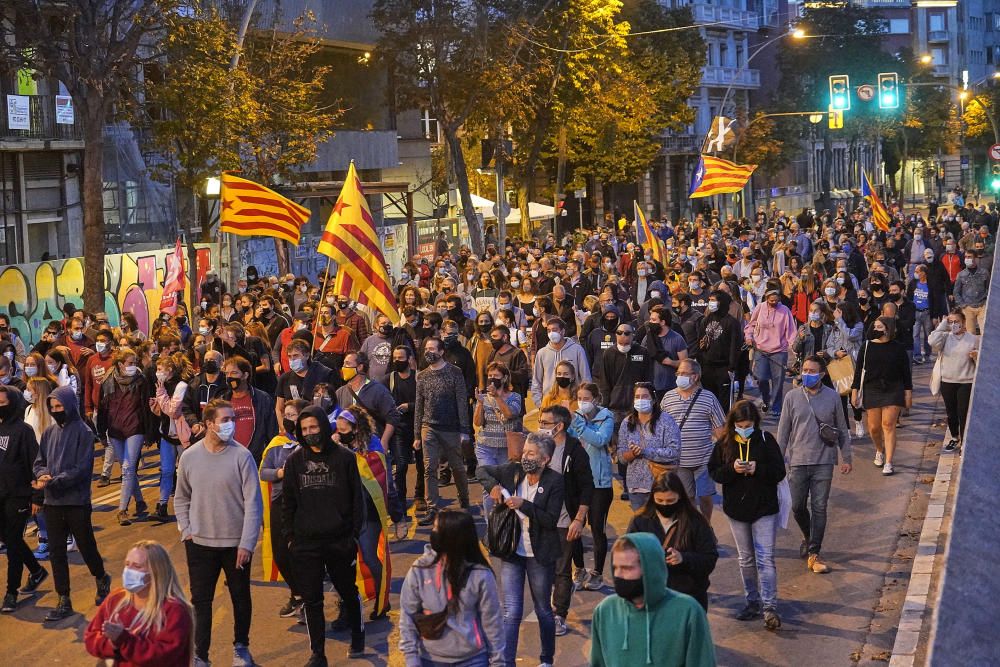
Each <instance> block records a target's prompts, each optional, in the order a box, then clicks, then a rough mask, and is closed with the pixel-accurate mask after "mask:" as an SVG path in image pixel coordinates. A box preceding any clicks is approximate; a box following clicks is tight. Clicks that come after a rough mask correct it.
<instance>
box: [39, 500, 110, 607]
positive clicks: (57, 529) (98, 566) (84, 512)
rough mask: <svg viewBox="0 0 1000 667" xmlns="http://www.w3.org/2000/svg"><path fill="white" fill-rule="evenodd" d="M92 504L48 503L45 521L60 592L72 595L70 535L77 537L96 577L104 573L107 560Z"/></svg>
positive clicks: (53, 568) (78, 543)
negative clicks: (99, 547)
mask: <svg viewBox="0 0 1000 667" xmlns="http://www.w3.org/2000/svg"><path fill="white" fill-rule="evenodd" d="M90 511H91V510H90V505H46V506H45V521H46V522H47V523H48V528H49V560H50V561H52V579H53V580H54V581H55V589H56V593H58V594H59V595H69V560H68V559H67V557H66V538H67V537H69V536H70V535H72V536H73V537H75V538H76V546H77V549H79V550H80V555H81V556H83V562H85V563H86V564H87V568H88V569H89V570H90V573H91V574H92V575H94V578H96V579H100V578H101V577H103V576H104V559H103V558H101V552H100V551H98V550H97V540H96V539H94V525H93V524H92V523H91V520H90Z"/></svg>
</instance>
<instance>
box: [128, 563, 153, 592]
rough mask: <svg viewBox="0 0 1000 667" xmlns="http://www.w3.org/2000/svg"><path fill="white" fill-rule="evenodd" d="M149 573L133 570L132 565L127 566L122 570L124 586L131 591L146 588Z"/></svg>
mask: <svg viewBox="0 0 1000 667" xmlns="http://www.w3.org/2000/svg"><path fill="white" fill-rule="evenodd" d="M148 580H149V575H148V574H146V573H145V572H140V571H139V570H133V569H132V568H130V567H126V568H125V569H124V570H122V588H124V589H125V590H127V591H128V592H129V593H138V592H139V591H141V590H142V589H144V588H145V587H146V586H148V585H149V584H148V583H147V582H148Z"/></svg>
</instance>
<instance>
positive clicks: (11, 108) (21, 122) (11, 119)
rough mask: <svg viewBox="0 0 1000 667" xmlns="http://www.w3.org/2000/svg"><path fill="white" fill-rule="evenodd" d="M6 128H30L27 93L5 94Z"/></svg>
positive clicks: (29, 108)
mask: <svg viewBox="0 0 1000 667" xmlns="http://www.w3.org/2000/svg"><path fill="white" fill-rule="evenodd" d="M7 128H8V129H11V130H30V129H31V102H30V99H29V98H28V96H27V95H8V96H7Z"/></svg>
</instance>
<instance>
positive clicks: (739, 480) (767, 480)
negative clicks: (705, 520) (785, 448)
mask: <svg viewBox="0 0 1000 667" xmlns="http://www.w3.org/2000/svg"><path fill="white" fill-rule="evenodd" d="M723 446H724V442H723V441H719V442H717V443H716V444H715V449H713V450H712V457H711V458H710V459H709V460H708V474H709V475H711V476H712V479H714V480H715V481H716V482H718V483H719V484H721V485H722V511H723V512H725V513H726V516H728V517H729V518H731V519H736V520H737V521H743V522H745V523H753V522H754V521H756V520H757V519H759V518H761V517H763V516H769V515H771V514H777V513H778V482H780V481H781V480H783V479H784V478H785V460H784V458H782V456H781V449H780V448H779V447H778V441H777V440H775V439H774V436H773V435H771V434H770V433H768V432H767V431H761V430H760V429H759V428H758V429H757V430H756V431H754V433H753V435H752V436H750V455H749V457H748V459H747V460H749V461H756V462H757V471H756V473H755V474H753V475H744V474H742V473H737V472H736V469H735V468H734V467H733V462H732V461H729V462H727V461H726V460H725V458H724V457H723V454H722V452H723Z"/></svg>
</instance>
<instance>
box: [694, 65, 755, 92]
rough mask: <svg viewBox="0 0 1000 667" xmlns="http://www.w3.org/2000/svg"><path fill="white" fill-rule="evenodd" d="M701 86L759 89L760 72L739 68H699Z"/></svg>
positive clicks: (709, 66)
mask: <svg viewBox="0 0 1000 667" xmlns="http://www.w3.org/2000/svg"><path fill="white" fill-rule="evenodd" d="M701 85H703V86H716V87H727V88H728V87H729V86H732V87H733V88H760V70H757V69H744V68H740V67H715V66H712V65H708V66H706V67H702V68H701Z"/></svg>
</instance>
